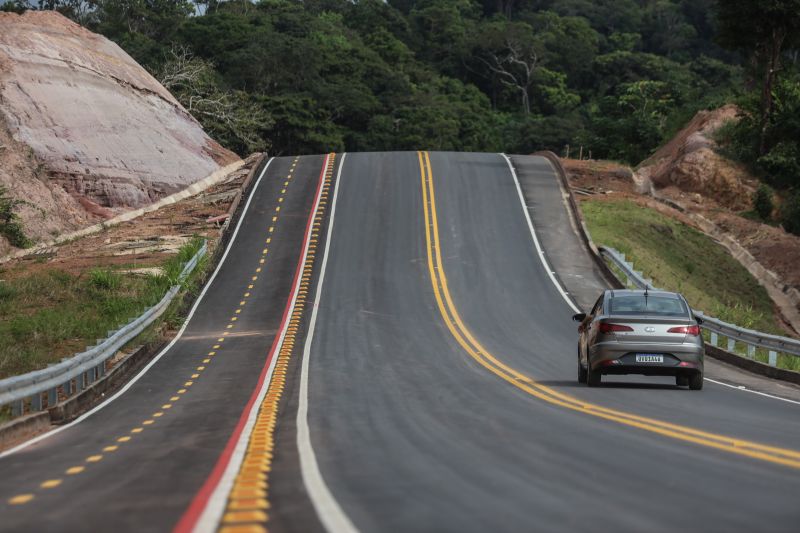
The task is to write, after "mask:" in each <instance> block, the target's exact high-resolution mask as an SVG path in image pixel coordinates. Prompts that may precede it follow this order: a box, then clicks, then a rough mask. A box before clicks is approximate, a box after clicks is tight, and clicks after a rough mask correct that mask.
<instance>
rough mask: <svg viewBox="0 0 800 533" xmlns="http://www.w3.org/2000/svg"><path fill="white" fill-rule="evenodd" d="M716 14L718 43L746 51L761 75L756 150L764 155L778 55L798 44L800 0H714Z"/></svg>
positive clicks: (754, 69) (756, 72)
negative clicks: (757, 143) (716, 0)
mask: <svg viewBox="0 0 800 533" xmlns="http://www.w3.org/2000/svg"><path fill="white" fill-rule="evenodd" d="M717 17H718V19H719V41H720V43H721V44H723V45H724V46H726V47H728V48H731V49H734V50H738V51H741V52H743V53H745V54H747V55H749V56H750V58H751V59H752V68H753V71H754V74H756V75H759V74H760V76H761V78H762V82H761V107H760V109H759V147H758V151H759V155H764V154H766V152H767V150H768V147H767V128H768V126H769V122H770V120H771V119H772V112H773V85H774V82H775V78H776V76H777V75H778V73H779V72H780V70H781V67H782V65H781V55H782V53H783V52H784V50H786V49H787V48H790V47H796V46H798V45H800V0H718V2H717Z"/></svg>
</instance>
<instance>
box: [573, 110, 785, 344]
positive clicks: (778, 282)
mask: <svg viewBox="0 0 800 533" xmlns="http://www.w3.org/2000/svg"><path fill="white" fill-rule="evenodd" d="M735 115H736V109H735V107H733V106H724V107H722V108H719V109H716V110H713V111H701V112H699V113H698V114H697V115H696V116H695V117H694V118H693V119H692V120H691V121H689V123H688V124H687V125H686V126H685V127H684V128H682V129H681V130H680V131H679V132H678V133H677V134H676V135H675V137H674V138H673V139H671V140H670V141H668V142H667V143H665V144H664V145H663V146H662V147H661V148H660V149H658V150H657V151H656V152H655V153H654V154H653V155H652V156H651V157H649V158H647V159H646V160H645V161H643V162H642V163H641V164H640V165H639V166H638V167H637V168H636V169H635V171H632V170H631V169H629V168H627V167H624V166H621V165H619V164H617V163H613V162H608V161H591V160H583V161H577V160H564V166H565V168H566V169H567V172H568V173H569V174H570V183H571V186H572V187H573V189H575V190H578V191H580V192H581V193H582V194H581V195H580V198H581V199H583V200H592V201H594V202H595V205H600V204H597V202H614V203H615V202H618V201H620V200H632V201H634V202H636V203H637V204H639V206H642V207H646V208H649V209H650V210H652V211H657V212H658V214H653V217H654V218H655V217H658V216H663V215H666V216H668V217H670V218H671V219H673V220H677V221H678V222H680V223H682V224H684V225H687V226H690V227H693V228H695V229H697V230H699V231H701V232H703V233H705V234H706V235H708V236H710V237H711V239H713V240H714V241H716V242H717V243H720V244H721V245H722V246H723V247H724V248H725V249H726V250H727V251H728V253H729V254H730V255H731V256H732V257H734V258H735V259H736V260H737V261H738V262H739V263H740V264H741V265H742V266H744V267H745V268H746V269H747V270H748V271H749V272H750V274H751V275H752V276H753V277H754V278H755V279H757V280H758V282H759V283H760V284H761V285H762V286H763V287H764V288H765V289H766V290H767V293H768V294H769V296H770V297H771V299H772V301H773V302H774V305H775V313H776V316H777V318H778V320H777V321H778V322H779V323H783V324H784V325H785V326H787V327H788V328H789V329H788V330H787V332H792V331H794V332H797V331H798V330H800V269H798V268H797V265H798V264H800V237H798V236H796V235H792V234H791V233H789V232H787V231H785V230H784V229H783V228H781V227H780V226H774V225H770V224H766V223H763V222H760V221H758V220H755V219H754V218H753V217H752V216H748V215H749V213H750V212H751V211H752V209H753V206H752V198H753V192H754V191H755V190H756V187H757V185H758V180H757V179H756V178H755V177H754V176H753V175H751V174H750V173H749V172H748V171H747V169H746V168H745V167H744V166H743V165H742V164H741V163H738V162H736V161H732V160H730V159H729V158H727V157H726V156H725V155H724V154H722V153H721V151H720V149H719V146H718V145H717V143H716V141H715V140H714V137H715V132H716V131H717V130H718V129H719V128H720V127H722V125H723V124H725V123H726V121H729V120H733V119H734V117H735ZM614 208H615V207H614V205H609V206H608V209H612V210H613V209H614ZM652 211H651V212H652ZM619 229H620V231H622V229H621V228H619ZM629 229H630V228H628V229H627V230H625V231H628V230H629ZM697 259H698V260H706V259H705V258H702V257H698V258H697ZM640 268H644V266H641V265H640ZM733 293H735V291H734V290H733V289H732V294H733ZM731 301H733V300H731ZM742 305H745V306H752V305H754V302H751V301H749V300H747V299H746V298H745V299H744V300H742Z"/></svg>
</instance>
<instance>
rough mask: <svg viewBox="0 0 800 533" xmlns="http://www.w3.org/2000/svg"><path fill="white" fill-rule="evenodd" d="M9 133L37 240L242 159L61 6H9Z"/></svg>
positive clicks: (8, 160) (7, 162) (9, 164)
mask: <svg viewBox="0 0 800 533" xmlns="http://www.w3.org/2000/svg"><path fill="white" fill-rule="evenodd" d="M0 130H5V131H0V144H3V145H4V146H5V148H4V149H0V182H2V183H3V184H5V185H7V186H8V188H9V190H10V191H11V192H12V194H13V195H14V196H15V197H17V198H20V199H24V200H26V201H28V202H30V204H32V205H31V206H28V208H25V207H23V208H21V209H20V215H21V216H22V218H23V223H24V225H25V228H26V231H27V232H28V233H29V235H30V236H32V237H33V238H35V239H42V238H45V237H49V236H52V235H53V234H54V233H57V232H64V231H68V230H72V229H75V228H76V227H80V226H83V225H86V224H88V223H91V222H96V221H98V220H101V219H102V218H104V217H108V216H111V215H112V214H115V213H118V212H120V211H123V210H126V209H128V208H133V207H140V206H143V205H146V204H149V203H151V202H153V201H154V200H156V199H158V198H160V197H163V196H165V195H168V194H170V193H173V192H176V191H178V190H180V189H182V188H184V187H186V186H187V185H189V184H191V183H193V182H195V181H197V180H199V179H202V178H203V177H205V176H207V175H208V174H210V173H212V172H214V171H215V170H217V169H218V168H220V167H221V166H224V165H225V164H227V163H230V162H232V161H235V160H237V159H238V156H236V154H233V153H232V152H230V151H228V150H225V149H224V148H222V147H221V146H220V145H219V144H217V143H216V142H214V141H213V140H212V139H211V138H210V137H208V136H207V135H206V134H205V132H203V130H202V128H201V127H200V125H199V124H198V123H197V122H196V121H195V120H194V119H193V118H192V117H191V116H190V115H189V114H188V113H187V112H186V111H185V110H184V109H183V108H182V107H181V105H180V104H179V103H178V102H177V101H176V100H175V98H173V96H172V95H171V94H170V93H169V92H168V91H167V90H166V89H164V87H162V86H161V85H160V84H159V83H158V82H157V81H156V80H155V78H153V77H152V76H151V75H150V74H149V73H148V72H147V71H146V70H144V69H143V68H142V67H141V66H139V65H138V64H137V63H136V62H135V61H134V60H133V59H132V58H131V57H130V56H128V55H127V54H126V53H125V52H124V51H123V50H122V49H121V48H119V47H118V46H117V45H116V44H114V43H112V42H111V41H109V40H107V39H105V38H104V37H102V36H99V35H96V34H93V33H92V32H90V31H88V30H86V29H85V28H82V27H81V26H79V25H77V24H75V23H73V22H71V21H70V20H68V19H66V18H65V17H63V16H61V15H59V14H58V13H56V12H53V11H41V12H35V11H28V12H26V13H25V14H23V15H17V14H14V13H0ZM9 134H10V135H11V136H12V137H13V140H10V139H8V135H9ZM63 191H66V192H68V193H69V194H68V195H65V194H63ZM37 217H38V220H37ZM0 248H3V245H2V244H0ZM1 251H2V250H0V252H1Z"/></svg>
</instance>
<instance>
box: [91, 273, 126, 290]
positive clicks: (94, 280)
mask: <svg viewBox="0 0 800 533" xmlns="http://www.w3.org/2000/svg"><path fill="white" fill-rule="evenodd" d="M89 284H90V285H91V286H92V287H94V288H95V289H99V290H103V291H114V290H117V289H119V287H120V285H121V284H122V278H121V277H120V276H119V274H117V273H116V272H114V271H113V270H110V269H107V268H106V269H103V268H93V269H92V270H90V271H89Z"/></svg>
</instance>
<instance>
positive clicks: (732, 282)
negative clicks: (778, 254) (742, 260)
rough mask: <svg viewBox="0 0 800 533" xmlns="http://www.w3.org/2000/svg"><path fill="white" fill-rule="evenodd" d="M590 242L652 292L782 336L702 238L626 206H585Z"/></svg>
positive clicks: (758, 299) (749, 288)
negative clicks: (675, 295) (621, 259)
mask: <svg viewBox="0 0 800 533" xmlns="http://www.w3.org/2000/svg"><path fill="white" fill-rule="evenodd" d="M581 210H582V211H583V214H584V217H585V219H586V223H587V226H588V228H589V231H590V232H591V235H592V239H593V240H594V241H595V242H596V243H598V244H603V245H606V246H611V247H613V248H616V249H617V250H619V251H621V252H622V253H624V254H625V255H626V257H628V259H629V260H631V261H632V262H633V264H634V266H635V268H636V269H637V270H641V271H643V272H645V274H646V275H647V276H649V277H652V278H653V281H654V283H655V285H656V286H658V287H663V288H665V289H668V290H675V291H679V292H681V293H683V295H684V296H686V299H687V300H688V301H689V303H690V304H691V305H692V307H694V308H697V309H700V310H702V311H705V312H707V313H709V314H711V315H714V316H718V317H719V318H722V319H723V320H730V321H731V322H733V323H735V324H738V325H741V326H744V327H750V328H754V329H757V330H760V331H765V332H768V333H776V334H781V335H782V334H784V333H783V329H782V328H781V327H780V326H779V325H778V322H777V320H776V318H775V315H774V313H773V303H772V300H771V299H770V297H769V295H768V294H767V291H766V289H764V287H762V286H761V285H759V283H758V281H757V280H756V279H755V278H754V277H753V276H752V275H751V274H750V273H749V272H748V271H747V270H746V269H745V268H744V267H743V266H742V265H741V264H739V262H738V261H736V259H734V258H733V257H732V256H731V255H730V254H729V253H728V252H727V250H725V249H724V248H723V247H722V246H721V245H719V244H717V243H716V242H714V241H713V240H712V239H711V238H710V237H708V236H707V235H705V234H703V233H701V232H699V231H697V230H695V229H693V228H690V227H689V226H685V225H684V224H681V223H680V222H678V221H677V220H675V219H672V218H669V217H666V216H664V215H662V214H660V213H658V212H657V211H654V210H652V209H648V208H646V207H641V206H639V205H637V204H635V203H634V202H631V201H629V200H617V201H608V200H587V201H583V202H581Z"/></svg>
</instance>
